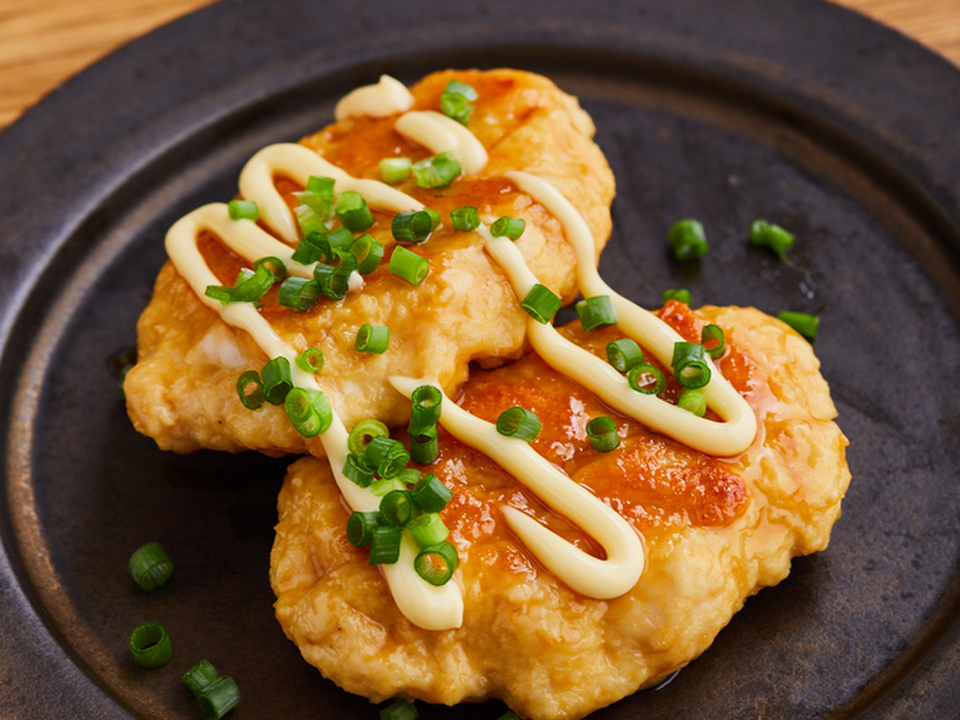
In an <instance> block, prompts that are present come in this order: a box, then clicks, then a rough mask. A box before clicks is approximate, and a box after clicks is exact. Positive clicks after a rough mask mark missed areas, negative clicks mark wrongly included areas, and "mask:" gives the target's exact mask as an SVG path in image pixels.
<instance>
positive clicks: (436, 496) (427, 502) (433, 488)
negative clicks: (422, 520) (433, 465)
mask: <svg viewBox="0 0 960 720" xmlns="http://www.w3.org/2000/svg"><path fill="white" fill-rule="evenodd" d="M452 497H453V491H452V490H451V489H450V488H448V487H447V486H446V485H444V484H443V483H442V482H440V478H438V477H437V476H436V475H434V474H433V473H427V474H426V475H424V476H423V477H422V478H420V481H419V482H418V483H417V484H416V485H414V486H413V489H412V490H411V491H410V498H411V499H412V500H413V502H415V503H416V504H417V507H419V508H420V509H421V510H423V511H424V512H425V513H438V512H440V511H441V510H443V509H444V508H445V507H446V506H447V503H448V502H450V498H452Z"/></svg>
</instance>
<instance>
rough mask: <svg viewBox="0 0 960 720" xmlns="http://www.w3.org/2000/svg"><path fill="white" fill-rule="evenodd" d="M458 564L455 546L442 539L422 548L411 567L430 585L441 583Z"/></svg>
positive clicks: (446, 579)
mask: <svg viewBox="0 0 960 720" xmlns="http://www.w3.org/2000/svg"><path fill="white" fill-rule="evenodd" d="M459 564H460V557H459V555H457V548H456V547H454V546H453V543H451V542H449V541H447V540H444V541H443V542H441V543H437V544H436V545H431V546H430V547H426V548H423V549H422V550H421V551H420V552H419V554H418V555H417V557H416V559H415V560H414V561H413V569H414V570H416V571H417V575H419V576H420V577H422V578H423V579H424V580H426V581H427V582H428V583H430V584H431V585H443V584H445V583H446V582H447V581H448V580H449V579H450V578H451V577H453V573H454V571H455V570H456V569H457V565H459Z"/></svg>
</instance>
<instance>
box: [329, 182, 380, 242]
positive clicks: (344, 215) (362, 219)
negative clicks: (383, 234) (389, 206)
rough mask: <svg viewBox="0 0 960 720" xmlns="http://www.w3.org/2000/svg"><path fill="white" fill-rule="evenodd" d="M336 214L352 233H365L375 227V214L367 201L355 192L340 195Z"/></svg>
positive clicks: (349, 191)
mask: <svg viewBox="0 0 960 720" xmlns="http://www.w3.org/2000/svg"><path fill="white" fill-rule="evenodd" d="M335 212H336V213H337V217H338V218H340V222H341V223H342V224H343V226H344V227H345V228H346V229H347V230H350V232H351V233H355V232H363V231H364V230H366V229H367V228H368V227H370V226H371V225H373V213H372V212H370V208H369V207H367V201H366V200H364V199H363V195H361V194H360V193H358V192H356V191H355V190H347V191H346V192H342V193H340V195H339V196H338V197H337V205H336V210H335ZM351 240H352V238H351Z"/></svg>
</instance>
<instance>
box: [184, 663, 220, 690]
mask: <svg viewBox="0 0 960 720" xmlns="http://www.w3.org/2000/svg"><path fill="white" fill-rule="evenodd" d="M218 677H220V673H218V672H217V669H216V668H215V667H214V666H213V665H212V664H211V663H210V661H209V660H206V659H203V660H201V661H200V662H198V663H197V664H196V665H193V666H191V667H189V668H187V670H185V671H184V673H183V674H182V675H181V676H180V679H181V680H182V681H183V683H184V684H185V685H186V686H187V687H188V688H190V692H192V693H193V694H194V695H196V694H197V693H199V692H201V691H202V690H203V689H204V688H205V687H207V685H209V684H210V683H212V682H213V681H214V680H216V679H217V678H218Z"/></svg>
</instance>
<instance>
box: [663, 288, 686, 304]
mask: <svg viewBox="0 0 960 720" xmlns="http://www.w3.org/2000/svg"><path fill="white" fill-rule="evenodd" d="M692 299H693V298H692V297H691V296H690V291H689V290H684V289H683V288H671V289H669V290H664V291H663V297H662V298H661V302H662V303H663V304H664V305H666V304H667V301H668V300H674V301H676V302H678V303H683V304H684V305H689V304H690V301H691V300H692Z"/></svg>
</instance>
